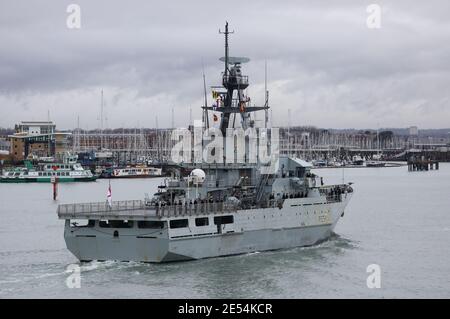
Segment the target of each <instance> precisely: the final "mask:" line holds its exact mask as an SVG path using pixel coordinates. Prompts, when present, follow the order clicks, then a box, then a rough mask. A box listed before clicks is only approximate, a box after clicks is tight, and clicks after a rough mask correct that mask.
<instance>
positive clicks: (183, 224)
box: [170, 219, 189, 228]
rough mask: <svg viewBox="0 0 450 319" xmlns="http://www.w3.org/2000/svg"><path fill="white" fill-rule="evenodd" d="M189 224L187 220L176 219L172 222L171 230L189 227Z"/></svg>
mask: <svg viewBox="0 0 450 319" xmlns="http://www.w3.org/2000/svg"><path fill="white" fill-rule="evenodd" d="M188 225H189V222H188V220H187V219H174V220H171V221H170V228H184V227H188Z"/></svg>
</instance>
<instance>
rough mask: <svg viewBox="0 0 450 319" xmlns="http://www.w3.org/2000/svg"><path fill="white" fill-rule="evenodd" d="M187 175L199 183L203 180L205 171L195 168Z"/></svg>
mask: <svg viewBox="0 0 450 319" xmlns="http://www.w3.org/2000/svg"><path fill="white" fill-rule="evenodd" d="M189 177H190V178H191V179H192V181H193V182H194V183H196V184H201V183H203V182H204V181H205V178H206V173H205V171H204V170H202V169H200V168H196V169H194V170H192V172H191V173H190V174H189Z"/></svg>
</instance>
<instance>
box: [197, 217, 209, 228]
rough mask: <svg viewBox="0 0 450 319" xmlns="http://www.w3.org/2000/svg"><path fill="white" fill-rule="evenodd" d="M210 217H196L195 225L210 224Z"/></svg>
mask: <svg viewBox="0 0 450 319" xmlns="http://www.w3.org/2000/svg"><path fill="white" fill-rule="evenodd" d="M208 225H209V219H208V217H199V218H196V219H195V226H208Z"/></svg>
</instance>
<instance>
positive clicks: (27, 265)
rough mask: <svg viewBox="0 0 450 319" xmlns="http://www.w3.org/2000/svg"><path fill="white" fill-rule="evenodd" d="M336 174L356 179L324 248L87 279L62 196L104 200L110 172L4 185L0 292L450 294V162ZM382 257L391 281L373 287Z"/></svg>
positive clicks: (113, 270)
mask: <svg viewBox="0 0 450 319" xmlns="http://www.w3.org/2000/svg"><path fill="white" fill-rule="evenodd" d="M316 173H318V174H320V175H322V176H324V180H325V181H326V182H329V183H334V182H341V181H342V180H343V179H345V181H346V182H348V181H352V182H354V183H355V184H354V188H355V194H354V196H353V198H352V201H351V202H350V204H349V206H348V208H347V209H346V211H345V216H344V218H342V219H341V220H340V222H339V224H338V226H337V227H336V229H335V232H336V235H334V236H333V237H332V238H330V239H329V240H328V241H326V242H323V243H321V244H319V245H317V246H314V247H308V248H295V249H286V250H279V251H270V252H256V253H252V254H246V255H240V256H233V257H223V258H211V259H205V260H198V261H190V262H181V263H170V264H141V263H135V262H112V261H111V262H90V263H83V264H81V288H72V289H70V288H68V287H67V286H66V279H67V277H68V276H69V273H68V272H67V271H66V268H67V266H68V265H70V264H72V263H76V264H79V263H78V261H77V260H76V258H75V257H73V256H72V255H71V254H70V253H69V251H67V250H66V248H65V243H64V239H63V226H64V225H63V224H64V222H63V221H60V220H58V219H57V216H56V207H57V204H58V203H70V202H78V201H83V202H88V201H104V200H105V198H106V191H107V187H108V181H107V180H99V181H97V182H94V183H78V184H77V183H74V184H61V185H60V186H59V200H58V202H57V203H55V202H53V200H52V190H51V185H50V184H0V298H16V297H20V298H110V297H111V298H115V297H123V298H129V297H136V298H142V297H145V298H302V297H307V298H320V297H323V298H348V297H350V298H400V297H405V298H417V297H423V298H431V297H438V298H449V297H450V246H449V245H450V164H445V163H444V164H441V169H440V170H439V171H429V172H408V171H407V168H406V167H399V168H357V169H345V170H342V169H321V170H316ZM160 181H161V180H160V179H158V180H149V179H147V180H145V179H144V180H112V181H111V184H112V193H113V200H124V199H141V198H143V196H144V193H150V194H151V193H152V192H154V191H155V187H156V186H157V185H158V184H159V183H160ZM370 264H378V265H379V266H380V269H381V288H379V289H369V288H368V287H367V284H366V279H367V276H368V275H369V273H367V272H366V269H367V266H368V265H370Z"/></svg>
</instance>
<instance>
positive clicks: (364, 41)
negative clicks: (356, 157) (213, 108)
mask: <svg viewBox="0 0 450 319" xmlns="http://www.w3.org/2000/svg"><path fill="white" fill-rule="evenodd" d="M71 3H77V4H79V5H80V7H81V29H69V28H67V25H66V19H67V17H68V16H69V13H67V12H66V9H67V6H68V5H69V4H71ZM371 3H378V4H380V5H381V8H382V12H381V28H379V29H369V28H368V27H367V24H366V19H367V17H368V15H369V14H368V13H367V12H366V8H367V5H369V4H371ZM449 9H450V2H449V1H448V0H442V1H399V0H395V1H393V0H392V1H374V0H372V1H363V0H354V1H343V0H340V1H298V0H295V1H261V0H258V1H234V0H227V1H225V2H218V1H212V0H206V1H182V0H178V1H172V0H165V1H158V2H157V1H149V0H146V1H134V0H129V1H111V0H108V1H92V0H86V1H84V0H83V1H81V0H72V1H64V0H54V1H42V0H41V1H29V0H28V1H24V0H2V1H1V2H0V48H1V50H0V111H1V112H0V127H13V125H14V123H17V122H18V121H20V120H46V119H47V112H48V111H49V112H50V118H51V120H53V121H55V122H56V124H57V127H58V128H59V129H65V128H73V127H75V126H76V122H77V116H79V118H80V125H81V127H84V128H89V129H92V128H96V127H99V114H100V92H101V89H103V90H104V95H105V114H106V117H107V121H105V126H106V125H108V126H109V127H122V126H126V127H154V126H155V117H156V116H158V121H159V127H169V126H170V124H171V109H172V108H174V112H175V125H176V126H186V125H187V124H188V123H187V122H188V119H189V108H192V110H193V116H194V118H200V108H199V107H200V105H201V104H202V100H203V80H202V62H203V63H204V65H205V73H206V78H207V84H208V86H210V85H217V84H219V82H220V72H221V71H222V69H223V65H222V63H221V62H219V61H218V58H219V57H221V56H222V55H223V36H221V35H219V34H218V29H219V28H221V29H222V30H223V26H224V23H225V20H228V21H229V23H230V29H231V30H235V33H234V34H233V35H231V36H230V55H234V56H248V57H250V58H251V62H250V63H248V64H245V65H244V72H245V73H246V74H248V75H249V79H250V81H251V86H250V88H249V95H250V96H251V97H252V102H254V103H256V104H263V97H264V93H263V90H264V89H263V88H264V61H265V60H267V63H268V87H269V90H270V104H271V107H272V114H273V121H274V125H277V126H278V125H287V124H288V109H291V115H292V116H291V119H290V123H291V125H315V126H318V127H325V128H377V127H407V126H411V125H418V126H419V128H443V127H450V99H449V92H450V19H449V13H450V10H449ZM208 97H209V98H210V101H211V95H209V96H208ZM259 118H260V119H262V118H263V117H262V116H260V117H259Z"/></svg>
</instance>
